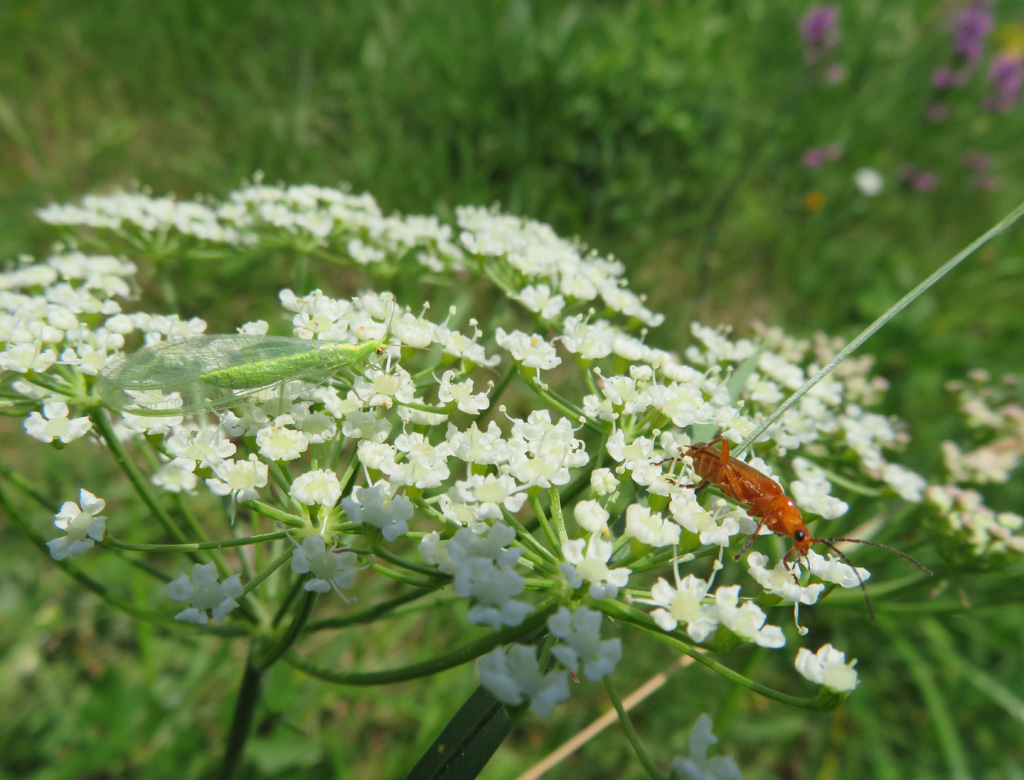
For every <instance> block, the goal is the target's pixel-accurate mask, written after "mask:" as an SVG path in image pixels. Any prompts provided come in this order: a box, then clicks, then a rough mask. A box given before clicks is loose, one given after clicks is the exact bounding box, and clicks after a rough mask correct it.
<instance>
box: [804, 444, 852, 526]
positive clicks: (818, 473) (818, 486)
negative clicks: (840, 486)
mask: <svg viewBox="0 0 1024 780" xmlns="http://www.w3.org/2000/svg"><path fill="white" fill-rule="evenodd" d="M793 469H794V470H795V471H796V475H797V477H798V479H795V480H793V482H792V483H791V484H790V486H789V489H790V492H791V493H792V495H793V500H794V501H796V503H797V505H798V506H799V507H800V508H801V509H802V510H803V511H805V512H809V513H811V514H815V515H821V516H822V517H824V518H825V519H826V520H835V519H836V518H837V517H842V516H843V515H844V514H846V511H847V510H848V509H849V508H850V507H849V505H848V504H847V503H846V502H845V501H840V500H839V499H838V498H835V497H834V496H832V495H830V491H831V490H832V484H831V483H830V482H829V481H828V480H827V479H826V478H825V472H824V470H823V469H821V468H819V467H818V466H816V465H814V464H813V463H811V462H810V461H809V460H807V459H806V458H794V459H793Z"/></svg>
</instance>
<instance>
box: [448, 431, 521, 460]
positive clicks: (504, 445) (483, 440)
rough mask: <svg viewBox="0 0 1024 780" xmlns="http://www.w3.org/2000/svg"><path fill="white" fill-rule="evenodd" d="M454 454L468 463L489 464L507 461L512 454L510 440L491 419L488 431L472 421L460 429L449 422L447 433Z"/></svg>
mask: <svg viewBox="0 0 1024 780" xmlns="http://www.w3.org/2000/svg"><path fill="white" fill-rule="evenodd" d="M446 438H447V440H448V445H449V446H450V447H451V452H452V455H454V456H455V457H456V458H459V459H460V460H464V461H466V463H479V464H480V465H484V466H489V465H496V464H498V463H507V462H508V459H509V457H510V456H511V455H512V450H511V448H510V447H509V444H508V442H507V441H506V440H505V439H504V438H503V434H502V432H501V428H499V427H498V424H497V423H496V422H494V421H493V420H491V422H490V423H489V424H488V425H487V430H486V431H481V430H480V429H479V428H477V426H476V423H472V424H471V425H470V426H469V427H468V428H467V429H466V430H464V431H460V430H459V429H458V428H456V427H455V426H454V425H452V424H451V423H448V432H447V434H446Z"/></svg>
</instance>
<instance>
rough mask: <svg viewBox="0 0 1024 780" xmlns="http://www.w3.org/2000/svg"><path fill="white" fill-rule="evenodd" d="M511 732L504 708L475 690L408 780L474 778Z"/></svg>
mask: <svg viewBox="0 0 1024 780" xmlns="http://www.w3.org/2000/svg"><path fill="white" fill-rule="evenodd" d="M511 730H512V719H511V718H510V717H509V715H508V711H507V710H506V709H505V706H504V705H503V704H502V703H501V702H499V701H498V700H497V699H495V698H494V697H493V696H491V694H489V693H488V692H487V691H486V690H484V688H483V687H482V686H481V687H478V688H477V689H476V690H475V691H473V693H472V695H470V697H469V698H468V699H467V700H466V703H465V704H463V705H462V707H461V708H459V711H458V712H457V713H455V717H453V718H452V719H451V720H450V721H449V722H448V725H447V726H446V727H445V729H444V731H442V732H441V735H440V736H439V737H438V738H437V739H436V740H434V744H433V745H431V746H430V748H429V749H428V750H427V752H426V753H424V754H423V756H422V757H421V758H420V760H419V762H417V764H416V766H414V767H413V768H412V771H411V772H409V774H408V775H407V776H406V777H407V780H442V778H444V779H445V780H456V778H458V779H459V780H464V779H465V778H472V777H476V776H477V775H478V774H479V773H480V770H482V769H483V768H484V767H485V766H486V765H487V762H488V761H490V760H491V756H492V755H494V752H495V751H496V750H497V749H498V746H499V745H501V743H502V742H504V741H505V737H507V736H508V733H509V732H510V731H511Z"/></svg>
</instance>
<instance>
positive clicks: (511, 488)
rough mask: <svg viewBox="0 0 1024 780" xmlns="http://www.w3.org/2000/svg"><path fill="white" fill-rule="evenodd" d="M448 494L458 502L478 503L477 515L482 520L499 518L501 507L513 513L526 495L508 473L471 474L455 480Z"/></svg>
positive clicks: (521, 505)
mask: <svg viewBox="0 0 1024 780" xmlns="http://www.w3.org/2000/svg"><path fill="white" fill-rule="evenodd" d="M449 495H450V496H451V499H452V501H455V502H458V503H462V504H474V503H478V504H479V510H478V515H477V516H478V517H479V518H480V519H482V520H498V519H500V518H501V516H502V515H501V510H502V508H504V509H505V510H506V511H508V512H511V513H512V514H515V513H516V512H518V511H519V510H520V509H522V508H523V504H524V503H525V502H526V499H527V497H528V496H527V493H526V488H524V487H522V486H521V485H519V484H518V483H517V482H516V481H515V480H514V479H512V477H510V476H509V475H508V474H501V475H498V474H486V475H481V474H473V475H471V476H470V477H469V479H466V480H459V481H458V482H456V483H455V485H454V486H453V487H452V489H451V490H450V491H449Z"/></svg>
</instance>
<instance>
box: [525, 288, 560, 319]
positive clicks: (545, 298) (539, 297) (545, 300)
mask: <svg viewBox="0 0 1024 780" xmlns="http://www.w3.org/2000/svg"><path fill="white" fill-rule="evenodd" d="M512 297H513V298H515V299H516V300H517V301H519V302H520V303H521V304H523V306H525V307H526V308H527V309H529V310H530V311H532V312H536V313H537V314H539V315H540V316H541V318H542V319H545V320H553V319H555V318H556V317H557V316H558V315H559V314H561V313H562V309H564V308H565V297H564V296H562V295H552V294H551V288H550V287H548V286H547V285H546V284H538V285H537V286H536V287H535V286H533V285H528V286H526V287H524V288H523V289H522V290H520V291H519V294H518V295H514V296H512Z"/></svg>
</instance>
